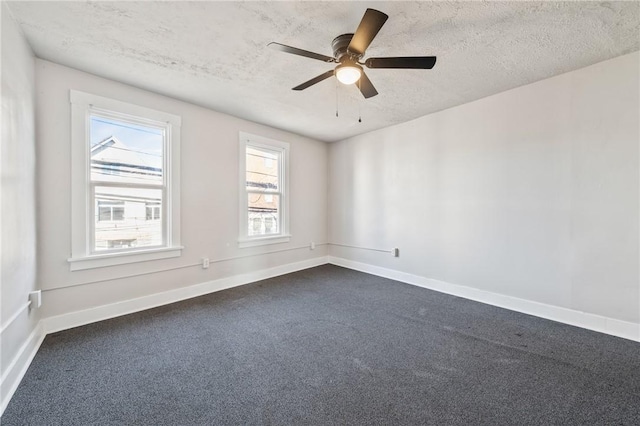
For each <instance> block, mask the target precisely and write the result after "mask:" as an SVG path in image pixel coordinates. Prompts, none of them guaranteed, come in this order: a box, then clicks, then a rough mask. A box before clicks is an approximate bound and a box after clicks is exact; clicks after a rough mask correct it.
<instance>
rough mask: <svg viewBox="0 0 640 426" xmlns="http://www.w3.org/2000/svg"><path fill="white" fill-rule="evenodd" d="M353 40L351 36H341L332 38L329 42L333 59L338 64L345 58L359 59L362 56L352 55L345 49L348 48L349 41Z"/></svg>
mask: <svg viewBox="0 0 640 426" xmlns="http://www.w3.org/2000/svg"><path fill="white" fill-rule="evenodd" d="M352 38H353V34H342V35H339V36H338V37H336V38H334V39H333V41H332V42H331V49H333V57H334V58H336V59H337V60H338V62H342V60H343V59H346V58H344V57H345V56H346V57H347V58H352V59H356V60H357V59H359V58H360V56H362V55H354V54H352V53H349V51H348V50H347V48H348V47H349V43H351V39H352Z"/></svg>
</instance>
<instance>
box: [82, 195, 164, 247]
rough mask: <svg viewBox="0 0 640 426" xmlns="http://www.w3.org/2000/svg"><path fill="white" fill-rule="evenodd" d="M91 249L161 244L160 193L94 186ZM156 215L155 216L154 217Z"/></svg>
mask: <svg viewBox="0 0 640 426" xmlns="http://www.w3.org/2000/svg"><path fill="white" fill-rule="evenodd" d="M94 191H95V192H94V195H95V200H96V217H95V245H94V250H95V251H100V250H108V249H118V248H126V247H150V246H159V245H162V243H163V241H162V221H160V220H148V219H147V218H148V210H147V208H148V207H147V206H149V205H151V206H153V207H151V208H152V209H153V210H154V211H153V212H152V214H151V215H152V218H154V219H159V218H160V211H161V210H162V208H161V206H162V190H160V189H140V188H114V187H104V186H97V187H95V189H94ZM156 215H157V217H156Z"/></svg>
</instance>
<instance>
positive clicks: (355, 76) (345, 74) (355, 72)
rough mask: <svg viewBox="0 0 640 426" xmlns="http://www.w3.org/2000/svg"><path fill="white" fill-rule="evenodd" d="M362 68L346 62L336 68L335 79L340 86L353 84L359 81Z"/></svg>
mask: <svg viewBox="0 0 640 426" xmlns="http://www.w3.org/2000/svg"><path fill="white" fill-rule="evenodd" d="M361 75H362V67H361V66H360V65H358V64H356V63H353V62H346V63H344V64H340V65H338V66H337V67H336V78H337V79H338V81H339V82H340V83H342V84H353V83H355V82H356V81H358V80H359V79H360V76H361Z"/></svg>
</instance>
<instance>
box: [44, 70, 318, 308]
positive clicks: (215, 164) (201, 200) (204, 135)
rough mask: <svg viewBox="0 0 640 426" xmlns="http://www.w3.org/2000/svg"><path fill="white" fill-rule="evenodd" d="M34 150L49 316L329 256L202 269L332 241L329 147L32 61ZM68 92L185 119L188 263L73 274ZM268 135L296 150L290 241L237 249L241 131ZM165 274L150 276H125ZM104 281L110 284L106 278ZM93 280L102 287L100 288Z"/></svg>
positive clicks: (288, 255)
mask: <svg viewBox="0 0 640 426" xmlns="http://www.w3.org/2000/svg"><path fill="white" fill-rule="evenodd" d="M36 83H37V87H38V93H37V120H38V126H37V140H38V144H37V150H38V158H39V159H40V161H39V168H38V171H39V177H38V183H39V191H38V199H39V202H40V204H39V211H40V212H41V214H40V217H39V222H38V223H39V240H38V241H39V244H40V245H39V279H38V282H39V285H40V286H41V288H42V289H43V316H45V317H50V316H54V315H61V314H66V313H69V312H74V311H79V310H83V309H88V308H93V307H97V306H100V305H106V304H111V303H116V302H120V301H126V300H130V299H133V298H137V297H143V296H146V295H151V294H154V293H159V292H164V291H170V290H175V289H178V288H181V287H185V286H189V285H193V284H197V283H203V282H207V281H210V280H215V279H218V278H222V277H229V276H233V275H237V274H242V273H247V272H251V271H257V270H261V269H264V268H269V267H274V266H279V265H283V264H288V263H292V262H298V261H304V260H307V259H311V258H316V257H322V256H325V255H326V246H319V247H318V248H316V250H315V251H311V250H309V249H308V248H306V247H305V248H301V249H296V250H290V251H285V252H279V253H276V254H265V255H260V256H254V257H248V258H245V259H238V260H230V261H225V262H219V263H212V264H211V267H210V268H209V269H207V270H204V269H202V268H200V267H199V266H192V267H187V268H181V269H175V270H168V271H167V269H170V268H176V267H181V266H184V265H190V264H196V263H198V262H199V261H200V259H201V258H202V257H209V258H210V259H211V260H212V261H215V260H216V259H223V258H229V257H234V256H244V255H246V254H250V253H265V252H268V251H273V250H281V249H288V248H295V247H301V246H308V245H309V243H310V242H311V241H315V242H316V243H322V242H325V241H326V232H327V225H326V212H327V156H328V148H327V145H326V144H324V143H321V142H318V141H314V140H311V139H308V138H304V137H301V136H297V135H294V134H291V133H287V132H284V131H280V130H275V129H272V128H269V127H266V126H262V125H258V124H255V123H251V122H248V121H245V120H241V119H238V118H234V117H231V116H228V115H225V114H221V113H217V112H214V111H211V110H208V109H205V108H201V107H197V106H194V105H191V104H188V103H185V102H181V101H177V100H174V99H171V98H167V97H164V96H160V95H157V94H154V93H151V92H147V91H144V90H140V89H136V88H133V87H131V86H127V85H124V84H120V83H116V82H113V81H110V80H106V79H103V78H100V77H97V76H95V75H91V74H87V73H83V72H80V71H77V70H74V69H70V68H67V67H64V66H61V65H57V64H54V63H51V62H47V61H43V60H39V59H37V60H36ZM69 89H76V90H80V91H84V92H88V93H92V94H96V95H99V96H106V97H110V98H113V99H118V100H122V101H125V102H130V103H134V104H137V105H141V106H145V107H150V108H154V109H157V110H161V111H165V112H169V113H172V114H177V115H180V116H181V117H182V136H181V144H182V149H181V157H182V181H181V206H182V209H181V211H182V213H181V219H182V220H181V222H182V224H181V231H182V235H181V242H182V245H184V246H185V249H184V250H183V254H182V257H180V258H173V259H165V260H157V261H149V262H142V263H137V264H129V265H120V266H114V267H108V268H100V269H93V270H88V271H76V272H70V271H69V264H68V263H67V258H68V257H69V255H70V250H71V242H70V238H71V229H70V217H71V214H70V205H71V198H70V197H71V194H70V186H71V185H70V179H71V177H70V152H71V148H70V104H69ZM239 131H244V132H248V133H252V134H256V135H261V136H265V137H269V138H272V139H276V140H281V141H284V142H289V143H290V145H291V151H290V178H291V181H290V201H291V205H290V209H291V210H290V212H291V222H290V223H291V234H292V238H291V242H290V243H286V244H276V245H269V246H263V247H255V248H246V249H238V248H237V239H238V144H239V141H238V132H239ZM153 271H160V272H158V273H152V274H148V275H140V276H136V277H132V278H123V279H119V277H124V276H127V275H133V274H141V273H146V272H153ZM102 280H106V281H102ZM96 281H97V282H96Z"/></svg>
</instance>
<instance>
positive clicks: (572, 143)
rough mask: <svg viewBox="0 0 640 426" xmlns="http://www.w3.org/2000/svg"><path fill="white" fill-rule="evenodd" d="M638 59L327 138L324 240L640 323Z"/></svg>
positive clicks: (461, 280)
mask: <svg viewBox="0 0 640 426" xmlns="http://www.w3.org/2000/svg"><path fill="white" fill-rule="evenodd" d="M638 64H639V55H638V53H637V52H636V53H633V54H629V55H626V56H622V57H618V58H615V59H612V60H609V61H605V62H602V63H599V64H595V65H593V66H590V67H588V68H584V69H581V70H577V71H574V72H570V73H567V74H563V75H560V76H557V77H553V78H550V79H547V80H543V81H540V82H537V83H534V84H531V85H527V86H524V87H520V88H517V89H514V90H510V91H507V92H504V93H500V94H497V95H494V96H491V97H488V98H485V99H481V100H479V101H476V102H473V103H470V104H466V105H462V106H459V107H455V108H451V109H448V110H445V111H441V112H438V113H435V114H431V115H428V116H425V117H421V118H419V119H417V120H414V121H411V122H408V123H405V124H401V125H397V126H393V127H390V128H386V129H382V130H378V131H375V132H372V133H368V134H365V135H361V136H358V137H354V138H351V139H348V140H345V141H341V142H339V143H336V144H333V145H331V147H330V153H329V176H330V177H329V241H330V242H335V243H346V244H352V245H358V246H367V247H376V248H383V249H390V248H392V247H398V248H399V249H400V257H399V258H393V257H392V256H391V255H390V254H387V253H379V252H370V251H365V250H357V249H349V248H344V247H334V246H332V247H331V248H330V255H332V256H336V257H340V258H344V259H349V260H351V261H357V262H362V263H365V264H370V265H376V266H380V267H385V268H390V269H394V270H398V271H402V272H404V273H408V274H413V275H417V276H420V277H426V278H430V279H437V280H441V281H444V282H446V283H451V284H456V285H462V286H468V287H472V288H475V289H480V290H485V291H489V292H492V293H497V294H500V295H507V296H512V297H517V298H522V299H526V300H530V301H535V302H541V303H545V304H549V305H555V306H560V307H564V308H569V309H573V310H577V311H584V312H587V313H591V314H596V315H602V316H605V317H608V318H614V319H618V320H623V321H629V322H632V323H638V322H640V307H639V303H640V294H639V277H638V268H639V264H638V263H639V262H638V257H639V250H638V232H639V229H638V228H639V227H638V222H639V216H638V201H639V184H638V178H639V176H638V166H639V164H638V163H639V162H638V153H639V150H638V144H639V139H640V138H639V116H640V110H639V102H638V97H639V87H638V86H639V83H638V82H639V79H640V78H639V77H640V74H639V70H638V67H639V66H638ZM425 78H428V76H427V77H425ZM382 96H383V95H382ZM425 96H428V94H425Z"/></svg>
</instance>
